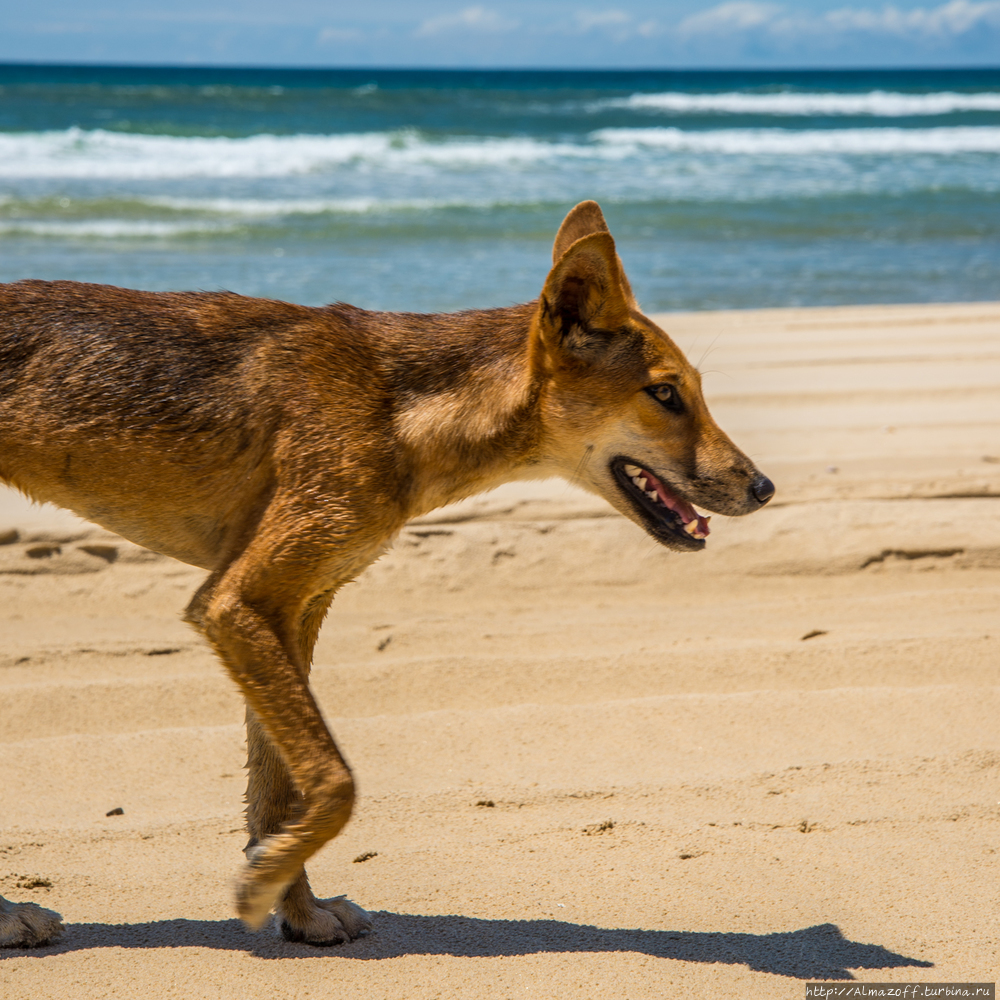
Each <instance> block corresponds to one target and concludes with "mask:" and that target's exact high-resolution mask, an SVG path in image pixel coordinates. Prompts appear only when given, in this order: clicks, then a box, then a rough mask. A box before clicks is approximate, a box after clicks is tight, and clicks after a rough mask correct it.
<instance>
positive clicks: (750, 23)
mask: <svg viewBox="0 0 1000 1000" xmlns="http://www.w3.org/2000/svg"><path fill="white" fill-rule="evenodd" d="M780 12H781V7H780V6H778V5H777V4H773V3H756V2H754V0H730V2H729V3H722V4H719V6H718V7H712V8H710V9H709V10H705V11H702V12H701V13H700V14H692V15H691V17H686V18H685V19H684V20H683V21H681V23H680V24H679V25H678V26H677V29H678V31H680V32H682V33H683V34H691V35H701V34H715V33H716V32H720V31H721V32H726V33H730V32H736V31H746V30H747V29H748V28H759V27H761V26H762V25H766V24H767V23H768V22H770V21H772V20H773V19H774V17H775V16H776V15H777V14H779V13H780Z"/></svg>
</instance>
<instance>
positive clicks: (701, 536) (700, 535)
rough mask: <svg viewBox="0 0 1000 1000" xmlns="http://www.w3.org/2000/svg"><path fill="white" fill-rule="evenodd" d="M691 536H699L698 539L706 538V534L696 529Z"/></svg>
mask: <svg viewBox="0 0 1000 1000" xmlns="http://www.w3.org/2000/svg"><path fill="white" fill-rule="evenodd" d="M691 537H692V538H697V539H699V540H701V539H703V538H705V537H706V535H705V534H704V533H703V532H701V531H696V532H694V534H693V535H692V536H691Z"/></svg>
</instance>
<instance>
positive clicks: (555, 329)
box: [538, 232, 630, 362]
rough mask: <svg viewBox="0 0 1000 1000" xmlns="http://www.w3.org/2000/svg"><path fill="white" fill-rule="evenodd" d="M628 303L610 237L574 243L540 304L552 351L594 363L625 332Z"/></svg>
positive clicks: (543, 332) (541, 327) (542, 327)
mask: <svg viewBox="0 0 1000 1000" xmlns="http://www.w3.org/2000/svg"><path fill="white" fill-rule="evenodd" d="M629 311H630V309H629V301H628V298H627V296H626V292H625V290H624V289H623V288H622V275H621V267H620V266H619V263H618V254H617V253H616V252H615V241H614V240H613V239H612V238H611V234H610V233H606V232H598V233H591V234H590V235H589V236H584V237H583V238H582V239H579V240H576V242H574V243H573V244H572V245H571V246H570V247H569V248H568V249H567V250H566V251H565V252H564V253H563V255H562V256H561V257H560V258H559V261H558V262H557V263H556V265H555V267H553V268H552V270H551V271H550V272H549V276H548V278H547V279H546V281H545V287H544V288H543V289H542V296H541V300H540V301H539V304H538V321H539V332H540V334H541V337H542V339H543V340H544V342H545V344H546V346H547V347H548V349H549V351H550V352H552V353H554V354H563V355H566V354H568V355H570V356H572V357H573V358H575V359H576V360H578V361H582V362H591V361H596V360H597V359H598V358H599V357H600V356H601V355H602V354H603V353H604V352H605V351H606V350H607V348H608V346H609V345H610V343H611V342H612V340H614V338H615V337H616V336H618V335H619V333H620V332H621V331H622V329H623V328H624V327H625V325H626V322H627V320H628V318H629Z"/></svg>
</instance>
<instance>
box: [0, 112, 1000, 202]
mask: <svg viewBox="0 0 1000 1000" xmlns="http://www.w3.org/2000/svg"><path fill="white" fill-rule="evenodd" d="M639 150H647V151H648V150H661V151H683V152H693V153H717V154H724V155H749V156H754V155H770V156H774V155H779V156H788V157H794V156H803V155H815V154H824V153H825V154H835V155H848V156H851V155H869V154H874V155H883V156H892V155H895V154H912V153H928V154H935V155H941V156H948V155H953V154H959V153H997V152H1000V127H997V126H979V127H971V126H966V127H961V126H959V127H939V128H912V129H905V128H857V129H808V130H790V129H778V128H753V129H713V130H700V131H699V130H685V129H678V128H674V127H654V128H605V129H599V130H597V131H595V132H591V133H590V134H589V135H587V136H585V137H582V138H580V139H577V140H575V141H569V140H564V141H545V140H540V139H532V138H521V137H514V138H495V137H486V138H462V139H446V140H441V141H431V140H429V139H427V138H425V137H423V136H422V135H420V134H419V133H417V132H414V131H407V132H370V133H357V134H353V135H350V134H347V135H287V136H283V135H253V136H249V137H247V138H236V139H234V138H226V137H191V136H164V135H143V134H135V133H122V132H110V131H105V130H101V129H94V130H90V131H85V130H82V129H78V128H71V129H66V130H63V131H52V132H34V133H2V134H0V177H3V178H8V179H14V178H25V179H57V178H65V179H76V180H84V179H105V180H111V179H119V180H137V181H141V180H162V179H181V178H189V177H190V178H196V177H202V178H238V177H242V178H278V177H290V176H295V175H303V174H330V173H334V172H336V171H338V170H342V169H344V168H349V167H352V166H354V167H357V168H361V169H365V170H369V171H372V170H374V171H377V172H406V173H410V174H413V175H417V174H424V175H428V176H430V175H432V174H433V173H434V172H435V171H466V172H468V171H472V172H475V171H477V170H482V169H489V168H498V167H507V168H530V167H531V166H532V165H533V164H543V163H547V164H549V165H551V164H553V163H555V162H559V161H563V162H565V161H586V160H597V161H601V160H616V159H624V158H627V157H629V156H632V155H635V154H636V152H637V151H639ZM345 204H346V203H345ZM343 210H348V209H346V208H345V209H343ZM358 210H362V211H364V210H367V209H365V208H364V207H363V206H362V207H360V208H359V209H358Z"/></svg>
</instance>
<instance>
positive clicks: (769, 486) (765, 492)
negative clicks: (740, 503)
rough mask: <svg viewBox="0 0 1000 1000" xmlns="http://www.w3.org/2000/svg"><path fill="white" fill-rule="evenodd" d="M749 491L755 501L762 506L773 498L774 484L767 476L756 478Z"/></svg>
mask: <svg viewBox="0 0 1000 1000" xmlns="http://www.w3.org/2000/svg"><path fill="white" fill-rule="evenodd" d="M750 489H752V490H753V495H754V496H755V497H756V498H757V500H758V501H759V502H760V503H762V504H764V503H767V501H768V500H770V499H771V497H773V496H774V483H772V482H771V480H770V479H768V478H767V476H758V477H757V478H756V479H755V480H754V481H753V482H752V483H751V484H750Z"/></svg>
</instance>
